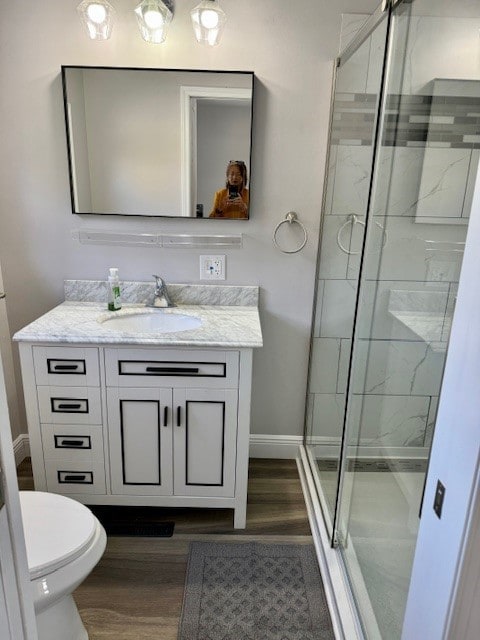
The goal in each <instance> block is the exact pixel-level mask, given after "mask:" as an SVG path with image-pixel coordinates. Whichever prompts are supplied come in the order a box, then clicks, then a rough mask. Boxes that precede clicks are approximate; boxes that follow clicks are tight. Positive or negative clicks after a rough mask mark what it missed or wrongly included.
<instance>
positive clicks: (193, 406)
mask: <svg viewBox="0 0 480 640" xmlns="http://www.w3.org/2000/svg"><path fill="white" fill-rule="evenodd" d="M173 418H174V427H173V435H174V443H173V448H174V462H173V468H174V494H175V495H177V496H206V497H207V496H208V497H233V496H234V495H235V461H236V437H237V391H236V390H233V389H218V390H217V389H215V390H214V389H174V390H173Z"/></svg>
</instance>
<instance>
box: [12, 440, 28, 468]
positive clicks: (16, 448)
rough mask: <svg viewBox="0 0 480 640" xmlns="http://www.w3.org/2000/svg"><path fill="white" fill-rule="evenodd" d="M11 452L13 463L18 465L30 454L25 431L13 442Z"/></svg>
mask: <svg viewBox="0 0 480 640" xmlns="http://www.w3.org/2000/svg"><path fill="white" fill-rule="evenodd" d="M13 454H14V456H15V465H16V466H17V467H18V465H19V464H20V463H21V462H23V460H25V458H28V457H29V456H30V440H29V437H28V434H27V433H21V434H20V435H19V436H17V437H16V438H15V440H14V442H13Z"/></svg>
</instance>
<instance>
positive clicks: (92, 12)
mask: <svg viewBox="0 0 480 640" xmlns="http://www.w3.org/2000/svg"><path fill="white" fill-rule="evenodd" d="M77 11H78V13H79V14H80V19H81V21H82V22H83V24H84V25H85V27H86V29H87V32H88V35H89V36H90V38H91V39H92V40H108V38H110V36H111V34H112V27H113V21H114V18H115V9H114V8H113V7H112V5H111V4H110V3H109V2H107V1H106V0H95V1H94V2H92V0H83V2H81V3H80V4H79V5H78V7H77Z"/></svg>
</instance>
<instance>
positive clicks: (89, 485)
mask: <svg viewBox="0 0 480 640" xmlns="http://www.w3.org/2000/svg"><path fill="white" fill-rule="evenodd" d="M251 351H252V350H251V349H236V350H230V349H213V348H212V349H196V348H186V349H180V348H165V347H157V346H154V347H150V346H148V347H146V346H144V345H141V346H135V347H133V346H120V347H116V346H111V345H105V346H98V347H95V346H82V345H75V346H63V345H62V346H52V345H41V344H28V343H21V344H20V355H21V361H22V373H23V379H24V387H25V397H26V406H27V417H28V424H29V434H30V448H31V455H32V467H33V474H34V481H35V488H36V489H39V490H45V491H52V492H56V493H62V494H65V495H70V496H71V497H74V498H76V499H78V500H79V501H81V502H84V503H86V504H125V505H146V506H185V507H217V508H221V507H225V508H233V509H234V513H235V515H234V526H235V527H236V528H244V527H245V523H246V499H247V478H248V441H249V414H250V388H251Z"/></svg>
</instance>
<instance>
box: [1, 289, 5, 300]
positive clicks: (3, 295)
mask: <svg viewBox="0 0 480 640" xmlns="http://www.w3.org/2000/svg"><path fill="white" fill-rule="evenodd" d="M3 298H5V294H4V293H3V291H0V300H3Z"/></svg>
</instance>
